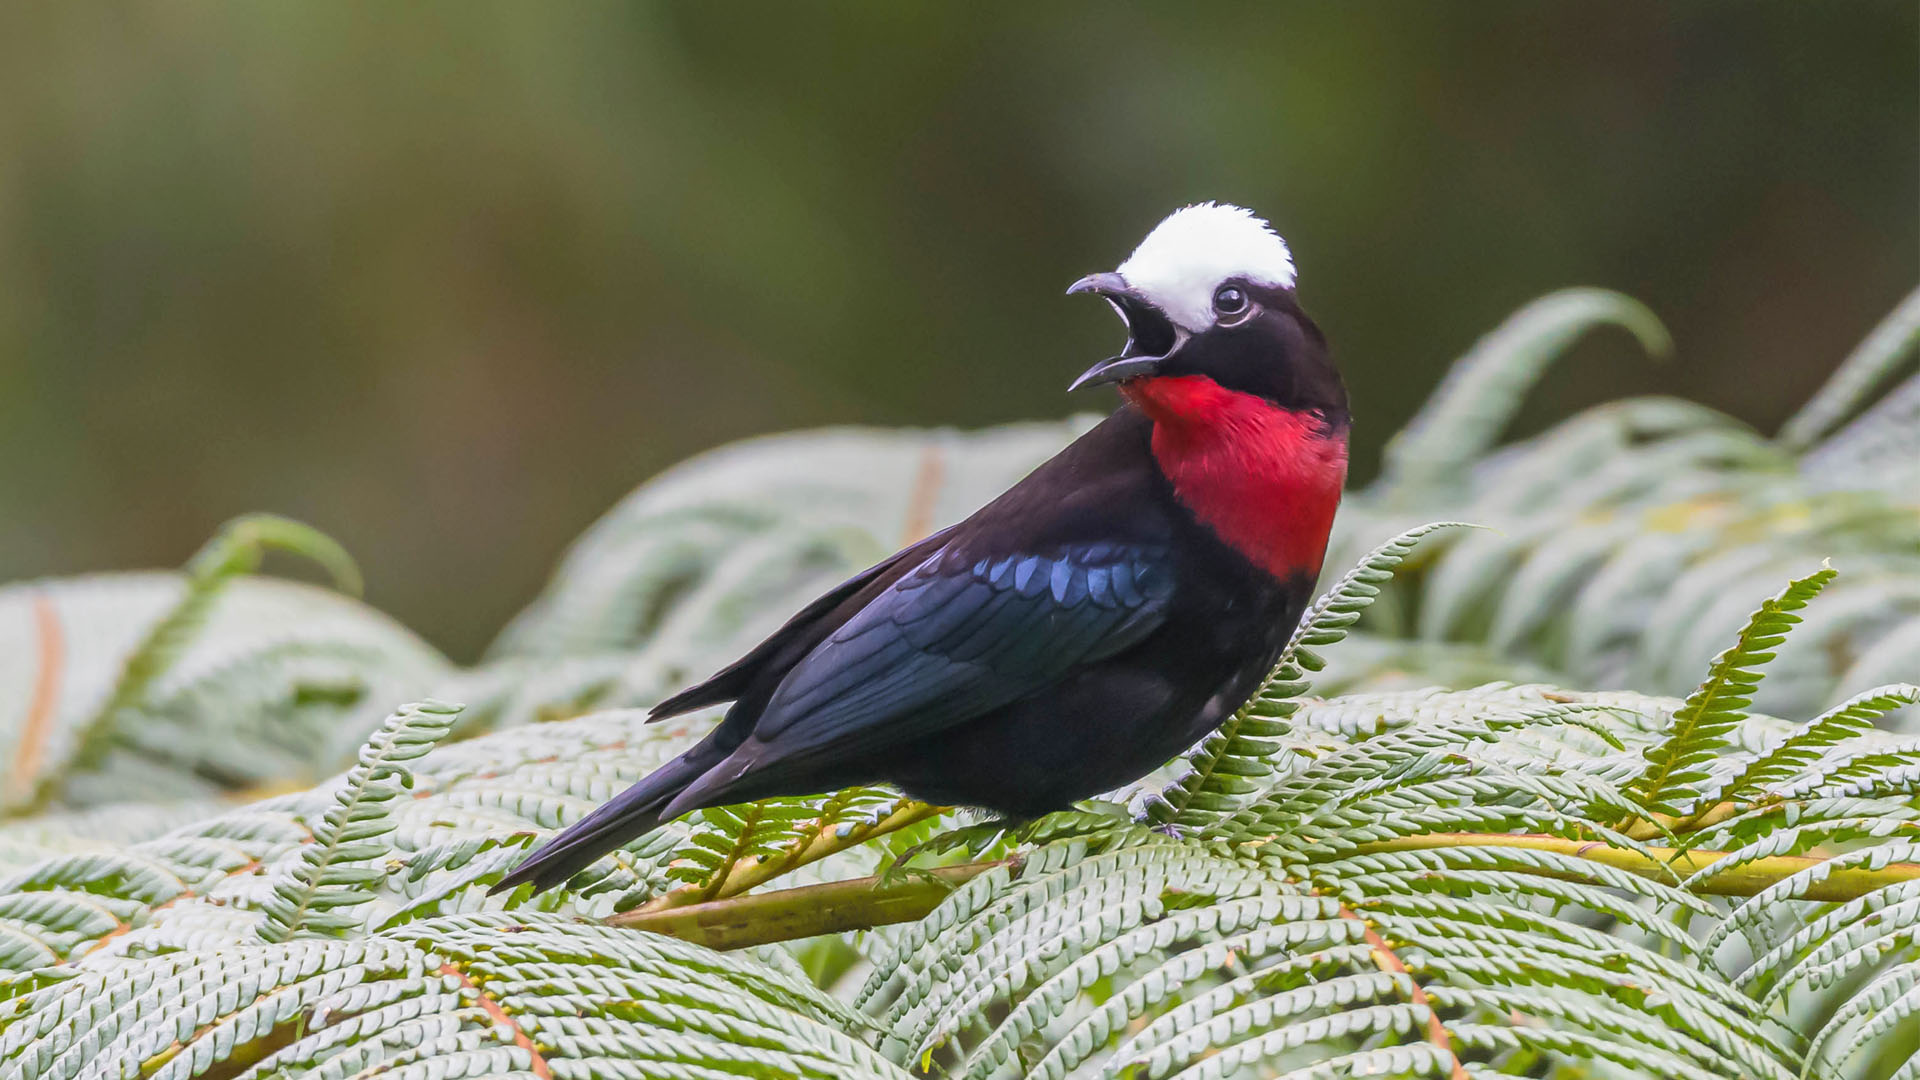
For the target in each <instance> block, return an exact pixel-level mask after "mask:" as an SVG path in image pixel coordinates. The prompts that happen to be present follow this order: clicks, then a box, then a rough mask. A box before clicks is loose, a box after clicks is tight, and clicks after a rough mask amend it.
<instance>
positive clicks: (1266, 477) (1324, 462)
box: [1120, 375, 1347, 578]
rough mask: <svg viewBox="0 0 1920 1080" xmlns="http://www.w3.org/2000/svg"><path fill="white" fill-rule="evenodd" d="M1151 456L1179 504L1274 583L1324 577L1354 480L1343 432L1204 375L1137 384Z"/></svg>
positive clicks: (1131, 396) (1130, 386)
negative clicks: (1333, 533) (1331, 535)
mask: <svg viewBox="0 0 1920 1080" xmlns="http://www.w3.org/2000/svg"><path fill="white" fill-rule="evenodd" d="M1120 391H1121V393H1123V394H1125V395H1126V397H1127V400H1129V401H1131V402H1133V404H1134V405H1135V407H1137V408H1138V409H1139V410H1140V411H1141V412H1143V413H1146V414H1147V416H1148V417H1150V418H1151V419H1152V420H1153V456H1154V458H1155V460H1157V461H1158V462H1159V463H1160V469H1161V471H1162V472H1164V473H1166V474H1167V479H1169V480H1171V481H1172V482H1173V493H1174V496H1175V497H1176V498H1178V499H1179V500H1180V502H1181V503H1182V504H1183V505H1184V506H1186V507H1187V509H1189V510H1191V511H1193V513H1194V516H1195V517H1197V518H1199V519H1200V520H1201V521H1203V522H1205V523H1206V525H1207V526H1208V527H1209V528H1211V529H1212V530H1213V531H1214V533H1215V534H1216V535H1218V536H1219V537H1220V539H1222V540H1224V541H1226V542H1227V544H1228V545H1229V546H1231V547H1232V548H1233V549H1234V550H1236V551H1238V552H1240V553H1241V554H1242V555H1245V556H1246V557H1247V558H1248V559H1250V560H1252V561H1253V562H1254V564H1255V565H1258V566H1260V567H1261V568H1262V569H1264V570H1266V571H1267V572H1268V573H1269V574H1272V575H1273V576H1274V577H1276V578H1285V577H1288V576H1291V575H1293V574H1306V575H1308V576H1309V577H1312V576H1316V575H1318V574H1319V573H1320V563H1321V560H1322V559H1324V558H1325V557H1326V553H1327V533H1328V531H1329V530H1331V529H1332V528H1333V512H1334V511H1335V510H1336V509H1338V508H1339V506H1340V491H1341V489H1342V488H1343V487H1344V486H1345V484H1346V480H1347V439H1346V434H1345V432H1336V433H1334V434H1332V435H1329V434H1327V433H1326V431H1325V429H1324V424H1323V422H1322V421H1321V420H1320V418H1319V417H1317V416H1314V415H1312V414H1309V413H1303V412H1293V411H1291V410H1288V409H1283V408H1281V407H1280V406H1278V405H1275V404H1273V403H1272V402H1270V401H1267V400H1266V399H1264V398H1260V397H1257V396H1255V395H1253V394H1243V393H1241V392H1239V391H1237V390H1229V389H1227V388H1226V387H1223V386H1221V385H1220V384H1219V383H1216V382H1214V381H1213V380H1212V379H1209V378H1207V377H1206V376H1204V375H1181V376H1170V377H1164V378H1152V379H1136V380H1133V381H1130V382H1126V383H1122V384H1121V386H1120Z"/></svg>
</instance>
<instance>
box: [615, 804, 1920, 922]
mask: <svg viewBox="0 0 1920 1080" xmlns="http://www.w3.org/2000/svg"><path fill="white" fill-rule="evenodd" d="M915 805H918V804H915ZM925 809H927V810H928V811H934V810H937V808H932V807H928V808H925ZM904 810H905V808H903V809H902V811H901V812H904ZM928 816H930V814H929V815H928ZM884 820H891V819H890V818H889V819H883V821H884ZM878 824H879V823H876V826H875V827H876V828H877V827H878ZM896 827H899V826H896ZM842 846H845V845H842ZM1445 847H1480V848H1489V847H1496V848H1522V849H1525V850H1529V851H1551V852H1557V853H1559V854H1562V855H1568V856H1572V857H1573V858H1576V859H1584V860H1586V861H1588V862H1592V863H1596V864H1599V865H1602V866H1610V867H1612V868H1614V869H1616V870H1621V871H1624V872H1626V873H1629V874H1634V875H1637V876H1639V877H1645V878H1652V879H1654V880H1659V881H1669V882H1670V881H1672V880H1673V879H1674V875H1676V874H1677V875H1680V876H1682V877H1684V876H1687V875H1691V874H1694V873H1697V872H1698V871H1700V870H1704V869H1706V868H1707V867H1709V866H1711V865H1713V864H1714V863H1716V862H1719V861H1720V860H1722V859H1724V858H1726V857H1727V855H1728V853H1727V852H1724V851H1687V852H1681V851H1679V850H1677V849H1675V848H1659V847H1656V848H1648V849H1647V854H1641V853H1640V852H1637V851H1630V850H1627V849H1625V848H1616V847H1608V846H1607V845H1606V844H1603V843H1598V842H1593V841H1582V840H1568V839H1565V838H1563V837H1558V836H1540V835H1532V834H1526V835H1522V834H1513V835H1507V834H1496V835H1490V834H1481V833H1430V834H1426V835H1421V836H1406V837H1400V838H1399V839H1395V840H1385V841H1381V842H1379V843H1375V844H1366V845H1363V846H1361V847H1360V848H1358V849H1357V850H1356V851H1354V852H1353V854H1375V853H1381V852H1389V851H1418V850H1423V849H1428V848H1445ZM809 850H811V849H809ZM1649 856H1651V857H1649ZM822 857H823V856H822ZM808 861H812V860H811V859H809V860H808ZM1824 861H1825V860H1823V859H1818V858H1814V857H1811V856H1804V855H1776V856H1773V857H1771V858H1765V859H1755V860H1753V861H1751V862H1747V863H1744V864H1742V865H1740V866H1737V867H1734V868H1732V869H1729V870H1728V871H1726V872H1725V873H1722V874H1716V875H1714V876H1712V877H1710V878H1708V879H1706V880H1705V881H1703V882H1702V883H1701V884H1700V886H1699V887H1698V888H1697V889H1696V890H1695V891H1696V892H1698V893H1700V894H1701V895H1704V896H1752V895H1754V894H1755V893H1757V892H1759V891H1761V890H1762V889H1765V888H1767V887H1768V886H1770V885H1774V884H1778V883H1779V882H1781V881H1784V880H1786V879H1787V878H1788V877H1790V876H1792V875H1794V874H1797V873H1799V872H1800V871H1802V870H1806V869H1808V868H1809V867H1814V866H1818V865H1820V864H1821V863H1822V862H1824ZM1019 865H1020V864H1019V861H1018V859H1000V860H995V861H992V862H976V863H966V864H963V865H960V866H948V867H942V868H940V869H937V870H932V871H923V872H919V873H916V874H913V875H910V876H906V877H898V878H896V880H893V881H889V882H886V883H884V884H883V883H882V882H881V879H879V878H877V877H864V878H854V879H852V880H849V881H834V882H828V883H826V884H821V885H807V886H804V887H802V888H797V889H782V890H779V891H777V892H766V893H757V894H755V895H752V896H738V895H734V896H733V898H732V899H721V900H711V901H707V902H704V903H694V902H686V901H682V902H680V903H663V902H662V901H666V900H668V899H669V898H670V897H673V896H675V895H676V893H684V892H686V891H687V890H684V889H683V890H677V891H676V893H668V894H667V895H666V896H662V897H660V898H658V899H656V900H654V901H653V902H652V903H649V904H647V905H646V906H645V907H641V908H636V909H634V910H633V911H629V912H625V913H622V914H619V915H615V916H613V917H612V918H610V919H608V920H607V921H608V922H609V923H611V924H612V925H615V926H624V927H629V928H631V929H636V930H649V931H652V932H654V933H657V934H665V935H667V936H669V937H676V938H680V939H682V940H684V941H694V942H698V943H700V944H703V945H707V946H709V947H711V948H715V949H742V948H746V947H748V946H752V945H765V944H768V943H770V942H775V941H791V940H794V939H796V938H807V937H815V936H818V935H820V934H832V933H838V932H840V931H844V930H864V929H870V928H872V927H876V926H887V925H890V924H892V923H902V922H912V921H914V920H916V919H920V918H924V917H925V916H926V915H927V913H928V912H930V911H932V910H933V909H934V908H935V907H936V906H938V905H939V903H940V901H941V900H942V899H943V898H945V897H946V895H947V893H948V892H950V891H951V890H952V889H954V888H956V887H958V886H960V885H963V884H965V883H966V882H968V881H971V880H973V879H974V878H975V877H978V876H979V875H981V874H984V873H987V872H988V871H991V870H996V869H1003V868H1005V869H1008V870H1010V871H1011V872H1012V873H1015V874H1018V873H1019ZM1519 869H1521V870H1522V872H1529V873H1540V874H1543V875H1545V876H1551V877H1565V878H1574V879H1577V878H1578V875H1576V874H1554V873H1548V872H1546V871H1530V870H1526V869H1525V868H1519ZM775 872H778V871H775ZM752 876H754V875H752V874H744V875H743V876H742V878H741V881H743V882H744V881H745V880H748V879H749V878H750V877H752ZM771 876H772V874H771V873H769V874H767V875H766V877H771ZM760 880H762V881H764V880H765V877H762V878H761V879H760ZM1914 880H1920V863H1890V864H1888V865H1886V866H1883V867H1881V868H1879V869H1877V870H1865V869H1855V868H1844V869H1840V870H1836V871H1834V872H1833V873H1832V874H1830V875H1828V876H1827V878H1826V879H1825V880H1824V881H1821V882H1819V883H1817V884H1815V885H1814V886H1812V887H1811V888H1809V889H1808V890H1807V891H1806V892H1805V893H1804V894H1802V895H1803V897H1804V898H1805V899H1808V900H1822V901H1842V900H1852V899H1856V898H1858V897H1860V896H1864V895H1866V894H1867V893H1870V892H1872V891H1874V890H1875V889H1880V888H1885V887H1886V886H1888V885H1895V884H1899V883H1900V882H1905V881H1914ZM728 884H729V886H732V885H733V884H735V883H734V881H733V879H732V878H729V881H728ZM751 887H752V886H751V885H742V886H741V888H743V889H744V888H751Z"/></svg>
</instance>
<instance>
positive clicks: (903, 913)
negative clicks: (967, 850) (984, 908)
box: [607, 858, 1019, 949]
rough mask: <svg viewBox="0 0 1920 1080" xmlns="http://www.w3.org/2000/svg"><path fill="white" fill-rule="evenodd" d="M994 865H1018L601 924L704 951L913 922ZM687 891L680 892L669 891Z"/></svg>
mask: <svg viewBox="0 0 1920 1080" xmlns="http://www.w3.org/2000/svg"><path fill="white" fill-rule="evenodd" d="M1000 867H1012V868H1014V869H1015V870H1017V869H1018V867H1019V860H1018V859H1017V858H1014V859H996V860H994V861H992V862H975V863H963V864H961V865H959V866H943V867H940V868H939V869H936V870H926V871H921V872H917V873H913V874H907V875H904V876H903V875H900V874H894V875H892V876H891V878H890V880H888V881H887V883H886V884H884V885H883V884H881V879H880V877H879V876H878V875H876V876H873V877H863V878H852V879H850V880H847V881H830V882H826V883H824V884H820V885H802V886H800V887H799V888H794V889H781V890H778V891H777V892H765V893H754V894H753V895H751V896H736V897H733V898H731V899H727V900H709V901H706V902H704V903H686V904H681V905H679V906H677V907H675V906H669V907H655V906H654V905H653V904H648V905H647V906H646V907H641V908H636V909H634V910H632V911H628V912H624V913H622V914H619V915H615V916H612V917H611V918H609V919H607V922H608V924H609V925H612V926H622V927H626V928H627V929H630V930H647V931H651V932H653V933H656V934H665V935H666V936H668V937H672V938H679V939H680V940H682V941H691V942H693V943H695V944H697V945H705V946H707V947H708V948H711V949H745V948H749V947H751V946H754V945H766V944H769V943H772V942H776V941H793V940H796V939H799V938H809V937H817V936H819V935H821V934H837V933H840V932H841V931H845V930H869V929H872V928H873V927H876V926H891V925H893V924H894V923H903V922H912V921H914V920H915V919H920V918H924V917H925V916H926V914H927V913H928V912H929V911H932V910H933V909H934V908H935V907H938V906H939V904H940V901H942V900H944V899H946V897H947V894H948V893H950V892H952V891H953V890H954V889H955V888H958V887H959V886H961V885H964V884H966V883H967V882H969V881H972V880H973V879H974V878H976V877H979V876H980V875H981V874H984V873H986V872H987V871H989V870H994V869H997V868H1000ZM686 891H687V890H685V889H679V890H675V893H681V892H686ZM675 893H668V894H667V896H673V895H675ZM660 899H662V900H664V899H666V897H661V898H660ZM656 903H657V901H656Z"/></svg>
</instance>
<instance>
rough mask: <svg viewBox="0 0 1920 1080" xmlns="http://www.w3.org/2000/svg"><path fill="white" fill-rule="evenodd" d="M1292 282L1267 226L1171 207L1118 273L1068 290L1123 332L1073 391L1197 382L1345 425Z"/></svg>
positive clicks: (1340, 401)
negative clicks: (1115, 350)
mask: <svg viewBox="0 0 1920 1080" xmlns="http://www.w3.org/2000/svg"><path fill="white" fill-rule="evenodd" d="M1293 284H1294V269H1293V258H1292V255H1291V253H1290V252H1288V250H1287V245H1286V243H1285V241H1283V240H1281V239H1280V237H1278V236H1277V235H1275V234H1274V232H1273V230H1271V229H1270V228H1268V227H1267V223H1266V222H1264V221H1261V220H1260V219H1259V218H1257V217H1254V216H1253V214H1252V213H1250V212H1248V211H1246V210H1242V209H1239V208H1238V207H1231V206H1216V205H1214V204H1212V203H1202V204H1200V205H1198V206H1189V207H1187V208H1185V209H1183V210H1178V211H1176V212H1174V213H1173V214H1172V215H1171V216H1169V217H1168V218H1167V219H1166V220H1165V221H1163V222H1161V223H1160V225H1159V226H1158V227H1156V228H1155V229H1154V230H1153V232H1151V233H1149V234H1148V235H1147V238H1146V239H1145V240H1143V241H1142V242H1141V244H1140V246H1139V248H1137V249H1136V250H1135V251H1134V253H1133V255H1132V256H1131V257H1129V258H1128V259H1127V261H1126V262H1124V263H1122V264H1121V265H1120V269H1119V270H1117V271H1114V272H1112V273H1106V274H1092V275H1089V276H1087V277H1084V278H1081V279H1080V280H1079V281H1077V282H1075V283H1074V284H1073V287H1072V288H1070V289H1068V290H1067V291H1068V292H1069V293H1078V292H1091V293H1095V294H1098V295H1100V296H1102V297H1105V298H1106V300H1107V302H1108V303H1110V304H1112V305H1113V309H1114V310H1115V311H1116V312H1118V313H1119V314H1120V317H1121V319H1123V320H1124V321H1125V322H1126V324H1127V344H1126V348H1125V349H1123V350H1122V351H1121V353H1120V355H1119V356H1116V357H1113V358H1112V359H1109V360H1105V361H1102V362H1101V363H1099V364H1096V365H1094V366H1093V367H1092V368H1089V369H1088V370H1087V372H1086V373H1085V374H1083V375H1081V376H1080V378H1079V379H1078V380H1076V381H1075V382H1074V384H1073V388H1074V389H1078V388H1080V387H1082V386H1093V385H1098V384H1100V383H1110V382H1124V381H1126V380H1129V379H1140V378H1152V377H1161V376H1179V375H1203V376H1206V377H1207V378H1209V379H1212V380H1213V381H1214V382H1217V383H1219V384H1220V385H1221V386H1224V387H1226V388H1227V389H1229V390H1238V391H1242V392H1244V393H1248V394H1254V395H1256V396H1258V397H1261V398H1265V399H1267V400H1268V401H1272V402H1274V403H1275V404H1277V405H1280V406H1282V407H1284V408H1287V409H1294V410H1312V411H1317V412H1319V413H1320V414H1321V415H1322V416H1323V417H1325V418H1326V419H1327V420H1328V421H1329V422H1332V423H1344V422H1345V421H1346V419H1347V394H1346V388H1345V387H1344V386H1343V385H1342V384H1341V382H1340V374H1339V372H1338V371H1337V370H1335V368H1334V366H1333V361H1332V358H1331V357H1330V355H1329V354H1328V351H1327V339H1326V337H1325V336H1324V335H1322V334H1321V333H1320V328H1319V327H1317V326H1315V325H1314V323H1313V320H1312V319H1309V318H1308V317H1307V316H1306V313H1305V312H1303V311H1301V310H1300V305H1299V302H1298V300H1297V298H1296V296H1295V294H1294V289H1293Z"/></svg>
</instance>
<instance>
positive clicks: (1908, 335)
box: [1779, 290, 1920, 450]
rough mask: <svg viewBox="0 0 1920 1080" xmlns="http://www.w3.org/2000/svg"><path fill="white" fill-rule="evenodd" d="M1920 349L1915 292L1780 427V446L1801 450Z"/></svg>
mask: <svg viewBox="0 0 1920 1080" xmlns="http://www.w3.org/2000/svg"><path fill="white" fill-rule="evenodd" d="M1916 345H1920V290H1915V291H1913V292H1911V293H1908V294H1907V298H1906V299H1905V300H1902V301H1900V303H1899V305H1898V306H1897V307H1895V308H1894V309H1893V311H1892V312H1890V313H1889V314H1888V315H1887V317H1886V318H1885V319H1884V320H1882V321H1881V323H1880V325H1878V326H1876V327H1874V328H1873V331H1872V332H1871V333H1869V334H1868V335H1867V336H1866V338H1865V339H1864V340H1862V341H1861V342H1860V344H1859V345H1858V346H1857V347H1855V348H1854V350H1853V352H1851V353H1849V354H1848V355H1847V358H1846V359H1845V360H1842V361H1841V362H1840V366H1839V367H1838V368H1837V369H1835V371H1834V373H1833V374H1832V375H1831V376H1829V377H1828V379H1827V382H1826V385H1824V386H1822V387H1821V388H1820V389H1819V391H1818V392H1816V393H1815V394H1814V395H1813V397H1812V398H1811V399H1809V400H1808V401H1807V403H1806V404H1804V405H1802V406H1800V409H1799V411H1798V412H1795V413H1794V414H1793V415H1792V416H1791V417H1789V418H1788V419H1787V422H1786V423H1785V424H1783V425H1781V427H1780V435H1779V441H1780V444H1781V445H1783V446H1785V447H1787V448H1788V449H1791V450H1805V449H1807V448H1808V447H1810V446H1812V445H1813V444H1814V443H1816V442H1818V441H1819V439H1820V437H1821V436H1822V435H1825V434H1826V433H1827V432H1828V431H1831V430H1832V429H1833V427H1834V425H1836V424H1838V423H1839V422H1840V421H1842V420H1844V419H1846V418H1847V415H1848V414H1849V413H1851V412H1853V411H1854V410H1855V409H1857V408H1858V407H1859V406H1860V404H1861V403H1862V402H1863V401H1865V400H1866V399H1867V397H1868V395H1869V394H1871V393H1872V392H1873V388H1874V387H1875V386H1876V385H1878V384H1879V382H1880V381H1881V380H1882V379H1883V378H1885V377H1886V375H1887V373H1888V372H1889V371H1891V370H1893V368H1894V366H1895V365H1896V364H1898V363H1900V361H1901V360H1902V359H1904V358H1905V357H1906V355H1907V354H1908V353H1910V352H1912V351H1913V349H1914V347H1915V346H1916Z"/></svg>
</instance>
